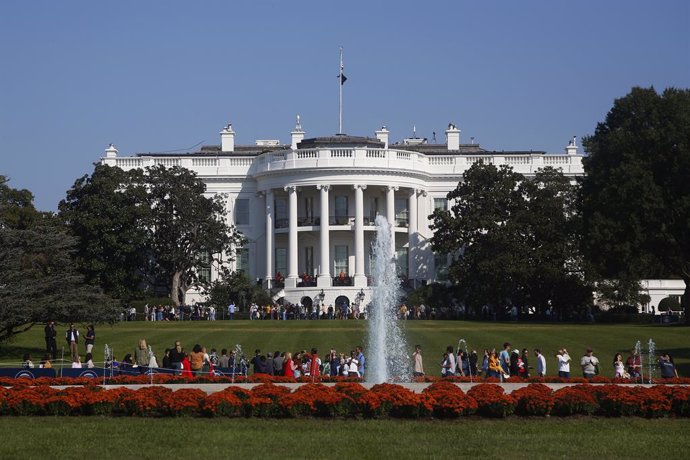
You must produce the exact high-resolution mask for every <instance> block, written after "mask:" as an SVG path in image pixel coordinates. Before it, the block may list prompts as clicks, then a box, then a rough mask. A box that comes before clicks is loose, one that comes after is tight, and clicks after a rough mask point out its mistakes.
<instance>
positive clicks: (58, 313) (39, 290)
mask: <svg viewBox="0 0 690 460" xmlns="http://www.w3.org/2000/svg"><path fill="white" fill-rule="evenodd" d="M5 182H6V181H2V183H0V216H1V217H0V305H2V308H0V341H4V340H7V339H9V338H11V337H13V336H14V335H16V334H18V333H21V332H24V331H26V330H28V329H30V328H31V327H32V326H33V325H34V324H36V323H38V322H43V321H46V320H48V319H52V320H56V321H92V322H107V321H114V320H115V319H116V318H117V317H118V316H119V308H118V306H117V305H116V304H115V303H114V302H113V301H112V299H111V298H110V297H108V296H105V295H103V293H102V292H101V291H100V290H99V289H98V288H97V287H95V286H92V285H89V284H87V283H85V282H84V279H83V276H81V275H80V274H79V273H78V272H77V271H76V270H75V267H74V264H73V261H72V258H71V255H72V252H73V250H74V244H75V241H74V239H73V238H72V237H70V236H69V235H67V233H66V232H65V230H64V229H63V228H61V226H60V225H59V222H58V221H57V220H56V219H55V218H54V217H53V216H51V215H50V214H46V213H39V212H38V211H36V210H35V208H34V207H33V203H32V201H33V196H32V195H31V193H30V192H28V191H26V190H11V189H10V188H9V187H8V186H7V185H6V184H5ZM17 196H20V197H22V199H21V200H19V201H17V200H14V199H12V197H17ZM8 197H10V199H8ZM26 198H28V201H27V200H26ZM8 216H10V217H9V218H8ZM16 216H23V217H22V218H20V219H14V217H16ZM29 221H30V222H31V225H30V226H27V225H26V224H27V223H28V222H29Z"/></svg>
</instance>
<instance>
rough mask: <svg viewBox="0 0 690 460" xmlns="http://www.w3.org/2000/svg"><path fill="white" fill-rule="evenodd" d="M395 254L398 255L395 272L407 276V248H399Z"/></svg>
mask: <svg viewBox="0 0 690 460" xmlns="http://www.w3.org/2000/svg"><path fill="white" fill-rule="evenodd" d="M395 254H396V256H397V257H396V260H395V272H396V274H397V275H398V276H402V277H405V278H407V273H408V271H407V267H408V258H407V248H399V249H398V250H397V251H395Z"/></svg>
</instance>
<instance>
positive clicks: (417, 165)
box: [103, 147, 583, 177]
mask: <svg viewBox="0 0 690 460" xmlns="http://www.w3.org/2000/svg"><path fill="white" fill-rule="evenodd" d="M479 161H481V162H483V163H485V164H494V165H502V164H506V165H509V166H512V167H513V168H514V169H515V171H516V172H519V173H522V174H534V172H536V171H537V169H539V168H543V167H545V166H552V167H555V168H561V169H562V170H563V172H564V173H566V174H576V175H577V174H583V168H582V157H581V156H579V155H544V154H542V153H533V152H525V153H524V154H522V153H521V154H515V153H514V154H508V155H503V154H502V153H499V152H496V153H492V154H487V153H484V154H480V155H425V154H422V153H419V152H412V151H406V150H397V149H381V148H364V147H362V148H334V149H329V148H315V149H305V150H284V151H274V152H267V153H264V154H262V155H260V156H258V157H252V156H239V155H238V156H235V155H225V156H220V157H199V158H195V157H194V156H184V157H158V156H156V157H146V156H142V157H121V158H115V159H112V158H104V159H103V162H104V163H105V164H109V165H113V166H118V167H121V168H124V169H134V168H145V167H147V166H153V165H162V166H165V167H173V166H182V167H185V168H190V169H196V170H197V171H198V172H199V173H200V174H206V175H208V174H229V175H237V176H250V177H251V176H254V177H256V176H257V175H261V174H262V173H265V172H269V171H273V170H281V171H284V170H289V169H294V170H300V169H312V168H321V167H324V168H328V167H331V168H333V167H335V168H338V167H355V168H366V169H397V170H403V171H414V172H415V173H426V174H430V175H439V174H442V175H449V174H450V175H462V174H463V173H464V172H465V171H466V170H467V169H468V168H470V167H471V166H472V165H474V164H475V163H477V162H479ZM211 168H213V169H211ZM216 170H217V171H216Z"/></svg>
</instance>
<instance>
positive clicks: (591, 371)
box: [580, 348, 599, 380]
mask: <svg viewBox="0 0 690 460" xmlns="http://www.w3.org/2000/svg"><path fill="white" fill-rule="evenodd" d="M592 353H593V351H592V349H591V348H588V349H587V352H586V353H585V355H584V356H583V357H582V359H581V360H580V366H582V376H583V377H584V378H586V379H589V380H591V379H592V378H593V377H594V376H595V375H597V374H598V373H599V360H598V359H597V358H596V356H594V355H593V354H592Z"/></svg>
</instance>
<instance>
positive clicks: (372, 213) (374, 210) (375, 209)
mask: <svg viewBox="0 0 690 460" xmlns="http://www.w3.org/2000/svg"><path fill="white" fill-rule="evenodd" d="M378 214H379V199H378V198H377V197H374V198H372V199H371V202H370V203H369V223H370V224H371V225H373V224H374V221H375V220H376V216H377V215H378Z"/></svg>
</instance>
